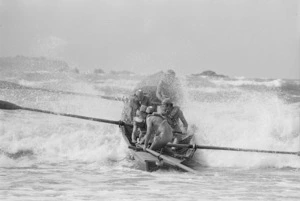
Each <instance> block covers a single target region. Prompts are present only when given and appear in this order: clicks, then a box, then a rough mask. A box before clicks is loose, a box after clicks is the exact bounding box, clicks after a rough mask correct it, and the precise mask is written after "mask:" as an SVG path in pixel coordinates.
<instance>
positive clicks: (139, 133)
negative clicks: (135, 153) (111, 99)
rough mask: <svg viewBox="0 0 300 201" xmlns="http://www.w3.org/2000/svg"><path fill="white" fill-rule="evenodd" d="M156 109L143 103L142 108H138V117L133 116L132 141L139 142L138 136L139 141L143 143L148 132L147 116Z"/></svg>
mask: <svg viewBox="0 0 300 201" xmlns="http://www.w3.org/2000/svg"><path fill="white" fill-rule="evenodd" d="M153 111H154V109H153V107H152V106H149V107H146V106H145V105H141V107H140V109H139V110H137V112H136V113H137V114H136V117H134V118H133V129H132V135H131V141H132V143H137V138H138V139H139V141H138V142H139V143H143V141H144V136H145V134H146V130H147V126H146V118H147V117H148V116H149V115H151V114H152V113H153Z"/></svg>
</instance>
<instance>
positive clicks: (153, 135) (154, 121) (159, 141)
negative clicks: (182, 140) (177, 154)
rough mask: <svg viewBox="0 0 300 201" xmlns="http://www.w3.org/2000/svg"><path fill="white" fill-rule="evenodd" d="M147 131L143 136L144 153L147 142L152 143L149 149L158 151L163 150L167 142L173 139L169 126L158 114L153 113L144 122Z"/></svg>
mask: <svg viewBox="0 0 300 201" xmlns="http://www.w3.org/2000/svg"><path fill="white" fill-rule="evenodd" d="M146 125H147V131H146V135H145V138H144V139H145V144H144V151H145V150H146V149H147V148H148V145H149V142H151V141H152V139H153V142H152V144H151V145H150V147H149V149H151V150H160V149H162V148H164V147H165V146H166V145H167V144H168V142H171V141H172V139H173V132H172V128H171V126H170V125H169V124H168V121H167V119H165V118H164V117H163V116H162V115H161V114H159V113H153V114H152V115H149V116H148V117H147V120H146Z"/></svg>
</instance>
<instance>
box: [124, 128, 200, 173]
mask: <svg viewBox="0 0 300 201" xmlns="http://www.w3.org/2000/svg"><path fill="white" fill-rule="evenodd" d="M120 128H121V131H122V136H123V138H124V140H125V142H126V144H127V145H128V148H129V149H130V152H131V156H132V159H133V160H135V161H136V162H137V164H138V167H139V168H140V169H142V170H145V171H148V172H152V171H156V170H158V169H166V168H175V169H180V170H183V171H187V172H192V173H196V171H195V170H194V169H192V168H191V167H192V166H193V165H194V164H195V161H194V160H193V159H192V158H193V155H194V153H195V151H196V148H179V149H177V150H176V151H170V150H171V149H168V151H167V152H166V151H163V150H165V149H163V150H161V151H157V150H156V151H154V150H150V149H148V148H147V149H146V150H145V151H144V150H143V145H140V144H134V143H132V142H131V133H132V127H131V126H130V125H128V124H125V125H121V126H120ZM192 137H193V136H192V135H190V136H188V137H186V138H185V139H183V140H182V141H181V142H180V144H189V143H190V141H191V139H192ZM170 146H172V145H171V144H168V145H167V147H170Z"/></svg>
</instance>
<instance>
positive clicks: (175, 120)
mask: <svg viewBox="0 0 300 201" xmlns="http://www.w3.org/2000/svg"><path fill="white" fill-rule="evenodd" d="M162 114H163V116H164V117H166V119H167V121H168V123H169V124H170V126H171V128H172V130H173V133H174V141H173V143H174V144H176V143H178V142H180V141H181V140H182V139H183V137H185V136H186V135H187V130H188V123H187V121H186V119H185V117H184V115H183V112H182V110H181V109H180V108H179V107H178V106H174V105H173V103H172V101H171V100H170V99H168V98H166V99H164V100H163V101H162ZM179 120H180V121H181V122H182V124H183V128H182V129H181V128H180V125H179V123H180V122H179Z"/></svg>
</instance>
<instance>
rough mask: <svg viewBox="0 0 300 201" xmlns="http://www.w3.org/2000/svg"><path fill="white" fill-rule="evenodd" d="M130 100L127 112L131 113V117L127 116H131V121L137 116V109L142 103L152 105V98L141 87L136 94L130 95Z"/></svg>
mask: <svg viewBox="0 0 300 201" xmlns="http://www.w3.org/2000/svg"><path fill="white" fill-rule="evenodd" d="M128 102H129V103H128V106H129V107H128V109H127V111H126V112H127V113H128V114H129V117H128V116H127V118H129V121H132V120H133V117H134V116H135V114H136V112H137V110H139V108H140V107H141V105H145V106H150V105H151V102H150V98H149V97H148V96H147V95H145V94H144V92H143V91H142V90H141V89H139V90H137V91H136V92H135V93H134V95H132V96H131V97H129V100H128Z"/></svg>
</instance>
